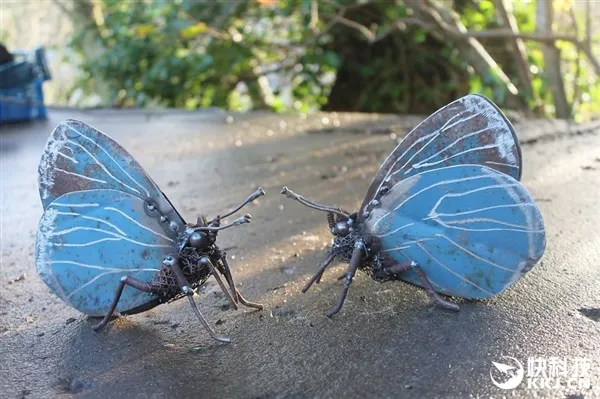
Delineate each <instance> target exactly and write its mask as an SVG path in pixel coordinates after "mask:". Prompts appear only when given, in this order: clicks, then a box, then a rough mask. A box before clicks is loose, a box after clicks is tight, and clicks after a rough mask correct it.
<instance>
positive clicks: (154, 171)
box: [0, 110, 600, 398]
mask: <svg viewBox="0 0 600 399" xmlns="http://www.w3.org/2000/svg"><path fill="white" fill-rule="evenodd" d="M51 118H52V119H51V120H50V121H48V122H46V123H36V124H33V125H28V126H9V127H4V126H3V127H2V128H1V132H0V158H1V159H0V168H1V176H0V177H1V196H0V200H1V203H0V211H1V216H2V222H1V227H2V236H1V239H2V248H1V255H2V259H1V261H2V268H1V270H0V353H1V355H0V397H1V398H17V397H27V398H42V397H56V396H59V395H62V396H67V397H68V396H73V397H92V398H95V397H103V398H104V397H122V396H124V395H127V396H130V397H145V398H148V397H165V396H167V395H168V396H175V395H180V396H184V397H242V398H254V397H273V398H274V397H339V396H342V395H345V396H350V397H361V396H366V395H368V396H370V397H470V396H471V397H490V396H494V397H499V396H503V395H506V396H513V395H514V396H515V397H524V398H525V397H527V398H529V397H532V396H540V397H541V396H543V397H561V398H562V397H565V396H567V395H580V396H573V397H586V398H587V397H600V375H599V374H600V363H599V362H598V361H597V359H600V341H599V340H598V336H600V321H599V320H598V317H599V316H598V313H600V273H599V272H598V259H600V236H599V235H598V234H597V226H598V225H599V224H600V212H598V205H597V199H598V197H599V196H600V151H599V149H600V128H598V127H596V128H595V129H589V130H587V131H585V132H583V131H581V130H577V129H569V127H568V126H567V125H566V124H565V123H564V122H554V123H552V122H525V123H522V124H520V125H517V126H516V127H517V132H518V133H519V135H520V138H521V140H522V141H523V142H524V143H525V145H524V147H523V158H524V172H523V179H522V181H523V183H524V184H525V185H526V187H527V188H528V190H529V191H530V192H531V193H532V195H533V196H534V198H535V199H536V201H537V203H538V205H539V207H540V209H541V212H542V214H543V216H544V222H545V226H546V230H547V240H548V243H547V250H546V253H545V255H544V257H543V259H542V261H541V263H540V264H538V265H537V266H536V267H534V269H533V270H532V271H531V272H530V273H528V274H527V276H526V277H525V278H524V279H522V280H520V281H519V282H517V283H516V284H515V285H514V286H513V287H511V288H510V289H509V291H507V292H505V293H503V294H501V295H500V296H498V297H497V298H494V299H493V300H489V301H485V302H481V301H467V302H463V303H462V304H461V311H460V312H459V313H456V314H454V313H449V312H447V311H444V310H441V309H440V308H436V307H432V302H431V300H430V299H429V298H428V297H427V295H426V294H425V292H423V291H422V290H420V289H418V288H416V287H413V286H409V285H406V284H402V283H399V282H395V283H392V282H390V283H386V284H378V283H376V282H374V281H371V280H370V279H369V278H368V277H366V276H364V275H362V274H359V275H358V277H357V279H356V280H355V282H354V284H353V286H352V288H351V290H350V293H349V295H348V299H347V301H346V304H345V306H344V308H343V310H342V312H341V313H340V314H339V315H338V316H337V317H336V318H334V319H333V320H329V319H327V318H326V317H325V316H324V313H325V312H326V311H327V310H328V309H329V308H330V306H332V305H333V304H334V302H335V299H336V298H337V295H338V293H339V289H340V283H339V282H336V281H335V277H337V275H339V274H340V272H341V271H342V270H343V268H344V266H343V265H341V264H338V265H337V266H336V267H334V268H332V269H331V270H328V271H327V272H326V273H325V276H324V278H323V282H322V283H321V284H320V285H317V286H315V287H313V288H312V289H311V290H310V291H309V292H308V293H307V294H301V293H300V289H301V288H302V286H303V284H304V283H305V282H306V281H307V279H308V277H309V276H310V275H311V274H312V272H313V271H314V268H315V266H316V264H317V263H318V262H319V261H320V260H321V259H322V258H323V256H324V251H323V250H324V248H325V246H326V245H327V244H328V243H329V242H330V240H331V236H330V235H329V233H328V231H327V226H326V220H325V217H324V215H322V214H320V213H319V212H313V211H311V210H309V209H306V208H304V207H302V206H301V205H299V204H296V203H292V202H291V201H289V200H286V199H285V198H283V197H282V196H281V195H279V189H280V188H281V186H282V185H287V186H289V187H290V188H292V189H294V190H295V191H297V192H299V193H302V194H304V195H306V196H309V197H312V198H314V199H315V200H318V201H320V202H324V203H330V204H333V203H337V204H338V205H341V206H343V207H344V208H348V209H357V208H358V207H359V206H360V203H361V201H362V195H363V194H364V193H365V190H366V189H367V187H368V184H369V182H370V180H371V178H372V176H373V174H374V173H375V171H376V170H377V168H378V166H379V164H380V163H381V162H382V161H383V159H385V157H386V156H387V154H388V153H389V152H390V151H391V150H392V149H393V147H394V144H395V140H394V139H393V138H391V137H390V136H392V137H393V136H394V135H395V136H396V137H400V136H401V135H403V134H405V133H406V132H407V130H406V129H407V128H409V127H411V126H414V125H415V124H416V123H417V122H418V120H419V118H397V117H392V116H379V117H375V116H370V115H319V116H311V117H309V118H301V117H299V116H286V117H279V116H274V115H269V114H251V115H244V116H237V115H236V116H234V118H233V120H231V119H229V120H228V119H227V118H226V115H225V114H223V113H222V112H220V111H217V110H215V111H210V112H206V113H195V114H187V113H183V112H160V113H157V114H155V115H152V114H150V113H148V112H140V111H134V112H128V111H122V112H118V111H89V112H77V111H73V112H69V111H66V110H61V111H58V110H56V111H54V112H52V113H51ZM66 118H75V119H81V120H83V121H85V122H87V123H90V124H91V125H93V126H96V127H98V128H100V129H101V130H103V131H105V132H107V133H108V134H110V135H111V136H112V137H113V138H114V139H116V140H117V141H118V142H119V143H120V144H121V145H122V146H123V147H125V148H126V149H127V150H128V151H129V152H131V154H132V155H133V156H134V157H135V158H136V159H137V160H138V161H139V162H140V164H141V165H142V166H143V167H144V168H145V169H146V171H147V172H148V173H149V174H150V176H151V177H152V179H153V180H154V181H155V182H156V183H157V184H158V185H159V187H161V188H162V190H163V191H164V192H165V193H166V194H167V195H168V196H169V198H170V199H171V200H172V201H173V203H174V204H175V206H176V207H177V208H178V210H179V211H180V212H181V213H182V215H183V216H184V217H185V218H186V219H187V220H194V219H195V217H196V215H197V214H198V213H199V212H203V213H207V214H208V215H209V216H210V215H214V214H215V213H216V212H218V211H221V210H222V209H224V208H227V207H229V206H231V205H234V204H235V203H236V202H237V201H238V200H239V199H240V198H243V197H245V196H246V195H247V194H248V193H249V192H250V191H252V189H253V188H254V187H255V185H257V184H260V185H262V186H263V187H265V189H266V191H267V196H266V197H262V198H261V199H260V200H259V201H258V203H257V204H256V205H251V206H250V207H249V212H250V213H252V216H253V222H252V224H250V225H246V226H242V227H239V228H236V229H231V230H229V231H224V232H223V233H221V234H220V235H219V239H220V242H219V245H220V246H221V247H222V248H229V249H228V252H229V254H230V255H232V257H233V256H234V257H235V258H234V259H232V260H231V267H232V269H233V273H234V276H235V277H236V278H237V281H239V284H240V290H241V291H242V292H243V293H244V294H245V295H246V297H248V299H252V300H257V301H261V302H263V303H264V304H265V305H266V307H267V309H266V310H265V311H263V312H252V311H246V310H240V311H237V312H236V311H233V310H223V309H224V308H226V299H225V298H224V297H222V296H220V295H219V294H218V289H217V287H216V283H215V282H214V281H213V280H212V279H211V280H210V281H209V283H208V284H207V287H206V289H205V290H204V291H203V292H202V295H201V296H200V301H201V308H202V310H203V312H204V313H205V315H206V316H207V318H208V319H209V320H210V321H211V323H213V325H214V327H215V329H216V330H217V331H218V333H219V334H221V335H227V336H230V337H232V338H233V339H234V342H233V344H230V345H224V344H218V343H215V342H213V341H212V340H211V339H210V338H209V337H208V336H207V334H206V333H205V331H204V330H203V329H202V327H201V326H200V325H199V324H198V323H197V320H196V319H195V317H194V315H193V313H192V311H191V309H190V308H189V307H188V304H187V303H186V302H184V301H178V302H175V303H172V304H168V305H161V306H159V307H157V308H155V309H153V310H151V311H149V312H147V313H144V314H140V315H135V316H131V317H128V318H126V319H122V320H119V321H118V322H116V323H114V324H112V325H111V326H110V327H109V328H108V329H106V331H103V332H101V333H94V332H93V331H92V330H91V328H90V324H91V323H90V321H89V320H87V319H86V318H85V316H83V315H81V314H79V313H78V312H76V311H75V310H73V309H71V308H70V307H68V306H66V305H65V304H63V303H62V302H61V301H60V300H59V299H58V298H56V297H55V296H53V295H51V294H50V292H49V290H48V289H47V287H46V286H45V285H44V284H43V282H42V281H41V280H40V279H39V278H38V277H37V275H36V274H35V265H34V259H33V254H34V246H35V231H36V228H37V223H38V220H39V217H40V216H41V213H42V206H41V202H40V199H39V195H38V190H37V166H38V162H39V160H40V155H41V151H42V149H43V146H44V144H45V142H46V140H47V138H48V135H49V134H50V132H51V131H52V129H53V128H54V126H55V125H56V124H57V123H58V122H59V121H60V120H63V119H66ZM369 133H370V134H369ZM23 273H25V278H24V279H18V278H19V277H20V276H21V275H22V274H23ZM15 279H17V280H19V281H13V280H15ZM501 356H513V357H516V358H518V359H519V360H521V361H522V362H526V360H527V358H528V357H530V356H536V357H551V356H568V357H578V356H579V357H587V358H590V359H593V360H595V361H596V363H594V364H593V365H592V369H591V373H592V389H591V390H584V391H578V390H576V389H575V390H573V389H570V388H568V387H566V386H562V387H560V388H559V389H557V390H528V389H527V387H526V384H525V383H523V384H522V385H521V386H520V387H519V388H517V389H516V390H515V391H502V390H500V389H498V388H496V387H495V386H494V385H492V383H491V380H490V375H489V372H490V367H491V362H492V361H502V358H501Z"/></svg>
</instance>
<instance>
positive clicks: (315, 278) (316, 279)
mask: <svg viewBox="0 0 600 399" xmlns="http://www.w3.org/2000/svg"><path fill="white" fill-rule="evenodd" d="M333 259H335V254H334V253H332V252H330V253H329V255H327V258H325V260H324V261H323V262H321V264H320V265H319V269H318V270H317V272H316V273H315V274H314V275H313V276H312V278H311V279H310V281H309V282H308V283H306V285H305V286H304V288H302V293H306V291H308V289H309V288H310V286H311V285H313V283H315V282H316V283H317V284H319V281H320V280H321V276H322V275H323V272H324V271H325V269H327V266H329V265H330V264H331V262H333Z"/></svg>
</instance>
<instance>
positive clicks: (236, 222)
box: [192, 213, 252, 231]
mask: <svg viewBox="0 0 600 399" xmlns="http://www.w3.org/2000/svg"><path fill="white" fill-rule="evenodd" d="M251 220H252V216H251V215H250V214H249V213H247V214H245V215H244V216H240V217H239V218H237V219H235V220H234V221H233V223H231V224H227V225H225V226H221V227H214V226H201V227H194V228H193V229H192V230H193V231H221V230H225V229H228V228H230V227H233V226H239V225H240V224H244V223H250V221H251Z"/></svg>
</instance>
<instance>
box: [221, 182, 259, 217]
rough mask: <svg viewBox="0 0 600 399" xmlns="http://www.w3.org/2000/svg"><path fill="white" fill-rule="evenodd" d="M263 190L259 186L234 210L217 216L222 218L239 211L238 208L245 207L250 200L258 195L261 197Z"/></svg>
mask: <svg viewBox="0 0 600 399" xmlns="http://www.w3.org/2000/svg"><path fill="white" fill-rule="evenodd" d="M265 194H266V193H265V190H264V189H263V188H262V187H259V188H258V189H257V190H256V191H255V192H253V193H252V194H250V196H248V198H246V199H245V200H244V201H243V202H242V203H241V204H239V205H238V206H237V208H235V209H234V210H232V211H230V212H228V213H226V214H224V215H219V216H217V217H218V218H221V219H224V218H226V217H227V216H231V215H233V214H234V213H236V212H237V211H239V210H240V209H242V208H243V207H245V206H246V205H248V204H249V203H251V202H252V201H254V200H255V199H257V198H258V197H261V196H263V195H265Z"/></svg>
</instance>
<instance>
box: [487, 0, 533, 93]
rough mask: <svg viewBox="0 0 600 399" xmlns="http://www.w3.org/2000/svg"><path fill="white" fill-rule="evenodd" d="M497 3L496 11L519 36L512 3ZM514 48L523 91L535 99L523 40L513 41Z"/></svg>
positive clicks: (499, 0) (504, 0) (505, 0)
mask: <svg viewBox="0 0 600 399" xmlns="http://www.w3.org/2000/svg"><path fill="white" fill-rule="evenodd" d="M495 3H496V10H497V11H498V14H499V15H500V18H501V19H502V21H503V22H504V25H505V26H506V27H507V28H508V29H510V30H511V32H513V33H515V34H518V33H519V26H518V25H517V19H516V18H515V16H514V15H513V13H512V3H511V2H509V1H507V0H495ZM512 48H513V52H514V56H515V64H516V66H517V71H518V73H519V80H520V81H521V86H522V88H523V91H524V93H525V95H526V96H527V97H528V98H533V88H532V86H531V75H530V71H529V61H528V59H527V49H526V48H525V43H524V42H523V39H520V38H515V39H513V40H512Z"/></svg>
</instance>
